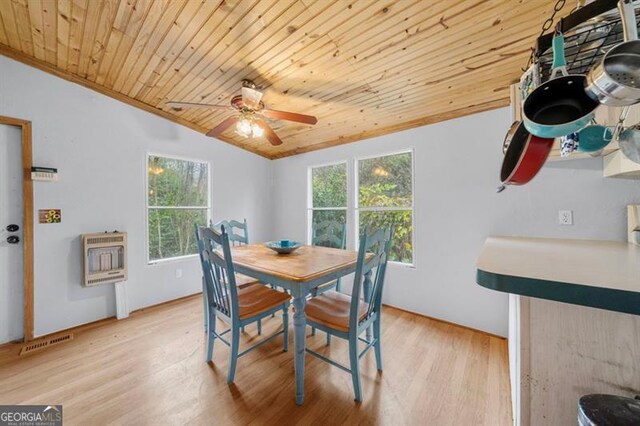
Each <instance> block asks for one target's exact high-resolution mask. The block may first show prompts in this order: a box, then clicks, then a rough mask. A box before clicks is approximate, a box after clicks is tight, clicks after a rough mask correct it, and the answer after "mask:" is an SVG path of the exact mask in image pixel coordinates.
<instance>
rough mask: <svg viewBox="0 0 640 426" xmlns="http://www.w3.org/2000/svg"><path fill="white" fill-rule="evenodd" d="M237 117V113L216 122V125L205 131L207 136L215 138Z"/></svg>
mask: <svg viewBox="0 0 640 426" xmlns="http://www.w3.org/2000/svg"><path fill="white" fill-rule="evenodd" d="M239 119H240V117H238V116H237V115H232V116H231V117H227V118H226V119H225V120H224V121H223V122H222V123H220V124H218V125H217V126H216V127H214V128H213V129H211V130H209V131H208V132H207V136H211V137H212V138H217V137H218V136H220V135H221V134H222V133H224V131H225V130H227V129H228V128H229V127H231V126H233V125H234V124H236V123H237V122H238V120H239Z"/></svg>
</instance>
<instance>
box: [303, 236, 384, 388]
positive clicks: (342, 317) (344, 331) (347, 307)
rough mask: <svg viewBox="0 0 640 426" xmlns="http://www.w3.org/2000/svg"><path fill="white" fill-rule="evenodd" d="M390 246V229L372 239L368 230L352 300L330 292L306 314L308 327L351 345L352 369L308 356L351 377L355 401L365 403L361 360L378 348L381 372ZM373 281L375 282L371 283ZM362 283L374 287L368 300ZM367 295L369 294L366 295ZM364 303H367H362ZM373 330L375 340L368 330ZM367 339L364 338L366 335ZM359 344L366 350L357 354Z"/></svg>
mask: <svg viewBox="0 0 640 426" xmlns="http://www.w3.org/2000/svg"><path fill="white" fill-rule="evenodd" d="M390 246H391V229H389V228H388V229H380V230H378V231H376V232H375V233H374V234H372V235H368V234H367V232H366V230H365V233H364V235H363V236H362V237H361V239H360V248H359V251H358V263H357V265H356V272H355V277H354V282H353V289H352V293H351V296H348V295H345V294H342V293H339V292H336V291H328V292H326V293H324V294H321V295H319V296H316V297H313V298H312V299H311V300H309V301H308V302H307V306H306V309H305V313H306V315H307V323H308V324H310V325H311V326H312V327H315V328H318V329H319V330H322V331H324V332H326V333H329V334H331V335H334V336H337V337H340V338H342V339H346V340H348V341H349V359H350V367H351V368H347V367H345V366H343V365H341V364H339V363H337V362H335V361H333V360H332V359H330V358H327V357H325V356H323V355H321V354H319V353H317V352H314V351H312V350H310V349H307V352H309V353H310V354H312V355H314V356H316V357H318V358H320V359H321V360H323V361H326V362H328V363H330V364H331V365H334V366H336V367H338V368H340V369H342V370H344V371H347V372H349V373H351V378H352V380H353V390H354V393H355V400H356V401H362V385H361V382H360V364H359V362H360V358H362V357H363V356H364V355H365V354H366V353H367V352H368V351H369V349H371V347H374V348H375V354H376V365H377V367H378V371H382V349H381V342H380V321H381V311H380V308H381V305H382V289H383V287H384V277H385V272H386V268H387V259H388V257H389V248H390ZM369 252H372V254H373V256H372V257H371V259H368V260H367V259H366V255H367V253H369ZM371 277H373V279H372V280H371ZM363 279H364V280H370V282H371V283H372V286H371V288H370V289H369V291H367V289H366V288H365V291H364V293H365V297H364V298H361V297H360V296H361V294H362V293H363V292H362V291H361V287H362V286H363ZM367 293H368V294H367ZM363 299H364V300H363ZM371 326H373V336H370V333H369V331H368V330H369V329H370V327H371ZM365 331H366V332H367V333H366V335H367V338H366V339H365V338H361V337H360V335H361V334H362V333H363V332H365ZM358 342H364V343H365V344H366V347H365V348H364V350H363V351H362V352H359V351H358Z"/></svg>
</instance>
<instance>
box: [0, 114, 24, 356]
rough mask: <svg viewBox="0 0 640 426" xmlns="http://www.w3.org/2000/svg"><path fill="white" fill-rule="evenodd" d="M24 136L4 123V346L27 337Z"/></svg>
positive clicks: (0, 212) (0, 280) (0, 302)
mask: <svg viewBox="0 0 640 426" xmlns="http://www.w3.org/2000/svg"><path fill="white" fill-rule="evenodd" d="M21 133H22V131H21V129H20V128H19V127H16V126H7V125H4V124H0V344H1V343H5V342H9V341H12V340H18V339H22V337H23V329H22V327H23V315H24V310H23V306H22V301H23V298H24V293H23V287H22V248H23V247H22V141H21V137H22V135H21ZM11 225H14V226H13V227H12V226H11ZM16 226H17V227H19V229H18V230H17V231H16V230H15V229H13V228H15V227H16Z"/></svg>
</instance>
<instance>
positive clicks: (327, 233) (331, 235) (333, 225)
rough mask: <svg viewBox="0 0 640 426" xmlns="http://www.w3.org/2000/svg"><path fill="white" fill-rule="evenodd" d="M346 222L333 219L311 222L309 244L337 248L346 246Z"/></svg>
mask: <svg viewBox="0 0 640 426" xmlns="http://www.w3.org/2000/svg"><path fill="white" fill-rule="evenodd" d="M346 227H347V224H346V223H340V222H338V221H335V220H325V221H323V222H318V223H315V224H313V231H312V235H311V245H313V246H326V247H334V248H339V249H344V248H346V242H347V232H346Z"/></svg>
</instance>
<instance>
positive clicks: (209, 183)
mask: <svg viewBox="0 0 640 426" xmlns="http://www.w3.org/2000/svg"><path fill="white" fill-rule="evenodd" d="M149 157H162V158H167V159H169V160H178V161H189V162H192V163H200V164H206V165H207V175H208V178H207V206H206V207H203V206H150V205H149ZM144 182H145V185H144V197H145V198H144V199H145V201H144V204H145V209H144V211H145V216H144V229H145V242H144V244H145V246H144V251H145V258H146V261H147V265H156V264H159V263H165V262H174V261H180V260H187V259H192V258H195V257H198V256H199V255H198V253H194V254H186V255H182V256H172V257H165V258H162V259H153V260H152V259H150V258H149V211H150V209H163V210H203V209H206V211H207V223H208V222H209V221H211V218H212V214H211V193H212V187H213V174H212V167H211V162H210V161H207V160H201V159H196V158H189V157H183V156H179V155H173V154H164V153H158V152H151V151H148V152H147V153H146V155H145V161H144Z"/></svg>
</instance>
